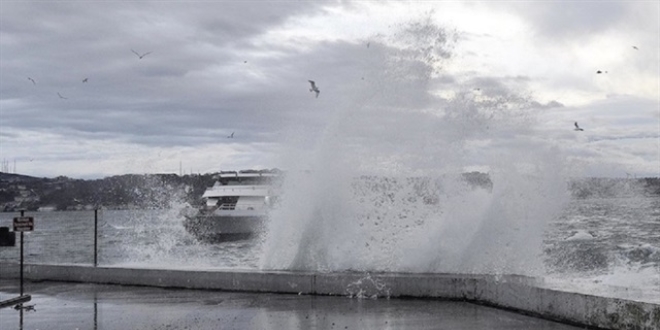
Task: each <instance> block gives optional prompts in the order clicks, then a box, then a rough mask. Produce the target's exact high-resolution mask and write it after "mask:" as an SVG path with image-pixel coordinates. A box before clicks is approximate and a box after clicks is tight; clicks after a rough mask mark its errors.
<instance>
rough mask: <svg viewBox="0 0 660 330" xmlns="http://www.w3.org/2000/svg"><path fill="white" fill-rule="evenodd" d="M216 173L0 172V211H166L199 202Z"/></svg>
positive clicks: (211, 183)
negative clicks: (86, 176) (78, 175)
mask: <svg viewBox="0 0 660 330" xmlns="http://www.w3.org/2000/svg"><path fill="white" fill-rule="evenodd" d="M213 176H214V174H203V175H184V176H178V175H176V174H148V175H136V174H127V175H119V176H111V177H107V178H103V179H98V180H80V179H71V178H67V177H64V176H60V177H56V178H35V177H31V176H26V175H20V174H9V173H3V172H0V211H14V210H17V209H27V210H32V211H34V210H38V209H39V208H47V209H52V210H75V209H92V208H95V207H99V206H103V207H105V208H110V209H113V208H116V209H128V208H142V209H144V208H165V207H169V206H170V205H171V204H172V203H178V202H188V203H191V204H194V203H197V202H199V200H200V197H201V195H202V194H203V193H204V190H205V189H206V188H207V187H209V186H211V185H213V182H214V179H213Z"/></svg>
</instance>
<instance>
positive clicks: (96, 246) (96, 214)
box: [94, 209, 99, 267]
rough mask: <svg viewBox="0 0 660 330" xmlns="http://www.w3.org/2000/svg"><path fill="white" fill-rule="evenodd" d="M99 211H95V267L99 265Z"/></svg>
mask: <svg viewBox="0 0 660 330" xmlns="http://www.w3.org/2000/svg"><path fill="white" fill-rule="evenodd" d="M98 241H99V209H94V267H96V266H98V265H99V260H98V251H99V248H98V245H99V242H98Z"/></svg>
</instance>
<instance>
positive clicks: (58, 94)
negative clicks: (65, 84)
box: [57, 92, 67, 100]
mask: <svg viewBox="0 0 660 330" xmlns="http://www.w3.org/2000/svg"><path fill="white" fill-rule="evenodd" d="M57 96H59V97H60V98H61V99H65V100H66V99H67V98H66V97H64V96H62V94H60V92H57Z"/></svg>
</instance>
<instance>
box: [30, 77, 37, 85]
mask: <svg viewBox="0 0 660 330" xmlns="http://www.w3.org/2000/svg"><path fill="white" fill-rule="evenodd" d="M28 80H29V81H31V82H32V84H33V85H36V84H37V82H36V81H34V79H32V78H30V77H28Z"/></svg>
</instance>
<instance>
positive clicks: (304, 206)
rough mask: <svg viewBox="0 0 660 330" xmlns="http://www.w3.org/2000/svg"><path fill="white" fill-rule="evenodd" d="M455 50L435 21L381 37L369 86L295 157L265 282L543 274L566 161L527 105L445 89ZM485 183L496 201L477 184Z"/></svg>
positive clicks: (486, 89) (347, 91)
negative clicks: (286, 275)
mask: <svg viewBox="0 0 660 330" xmlns="http://www.w3.org/2000/svg"><path fill="white" fill-rule="evenodd" d="M455 42H456V38H455V35H454V34H452V33H449V32H447V31H446V30H444V29H442V28H439V27H437V26H435V25H433V24H432V23H430V20H421V21H420V22H412V23H409V24H407V25H403V26H401V27H399V28H398V29H397V30H396V31H394V32H393V33H392V35H390V36H378V37H374V38H373V39H372V40H370V42H369V44H370V46H369V47H368V49H367V50H366V51H365V52H364V53H365V54H364V57H359V58H357V59H356V61H360V63H362V64H363V66H364V72H363V74H364V76H365V77H366V78H365V79H364V80H366V81H362V80H361V81H360V82H358V83H353V82H347V83H346V85H347V86H343V87H344V88H342V89H341V90H342V91H343V93H344V94H342V95H341V97H340V99H337V100H333V107H332V108H331V109H330V110H328V108H324V109H315V108H313V107H312V108H310V109H306V111H325V112H328V111H329V112H330V113H329V114H324V115H325V116H326V118H328V121H327V122H326V123H325V126H324V127H323V128H322V129H321V130H319V131H314V132H312V131H308V132H306V133H305V134H307V135H308V136H306V137H305V138H300V137H298V138H296V139H292V141H291V143H290V145H289V152H288V153H286V154H285V159H287V160H288V161H287V163H286V164H285V165H286V166H285V167H286V169H287V175H286V179H285V181H284V184H283V196H282V198H281V203H280V205H279V207H278V208H277V209H276V210H274V211H273V212H272V213H271V216H270V222H269V226H268V230H267V232H266V236H265V237H264V242H263V255H262V258H261V263H260V264H261V265H260V267H261V268H263V269H294V270H313V271H334V270H355V271H409V272H457V273H458V272H478V273H518V274H538V273H540V272H542V271H543V257H542V254H543V251H542V245H543V232H544V229H545V227H546V224H547V223H548V222H549V221H550V220H551V219H553V218H554V217H556V216H557V215H558V214H559V213H560V212H561V210H562V208H563V206H564V204H565V202H566V201H567V199H568V194H567V191H566V188H567V187H566V176H567V173H566V171H565V170H564V169H565V168H566V166H565V165H564V159H563V157H562V155H561V153H560V152H559V150H558V148H555V147H554V146H553V145H552V143H549V142H547V141H544V140H543V139H542V138H538V137H537V136H536V135H535V129H534V123H535V120H534V119H535V115H534V110H533V109H531V108H530V106H529V104H530V101H531V100H530V99H529V98H528V97H526V96H524V94H525V93H524V91H520V92H517V91H516V89H515V86H513V87H512V86H506V85H504V84H500V83H497V84H495V83H493V82H492V81H491V82H490V83H489V84H485V85H484V86H483V87H481V88H478V89H475V88H473V87H468V86H473V84H472V83H473V82H474V78H473V77H472V78H469V77H468V78H466V81H451V82H450V83H442V81H444V80H443V73H442V72H443V71H442V69H443V67H446V66H450V65H451V63H452V54H451V50H452V47H453V45H454V43H455ZM365 43H366V42H365ZM467 80H469V81H467ZM468 82H470V83H468ZM317 83H318V82H317ZM322 97H328V96H327V95H326V94H324V93H323V92H322V93H321V96H320V97H319V99H321V98H322ZM291 129H292V130H293V131H295V132H301V131H304V130H303V129H300V128H297V127H292V128H291ZM300 141H314V142H315V143H314V145H313V147H312V148H307V147H308V146H306V145H302V143H301V142H300ZM474 169H478V170H480V171H482V172H487V173H488V174H489V176H490V180H491V181H492V187H490V186H488V185H482V186H480V185H474V184H471V183H469V182H468V181H466V180H465V177H464V175H463V173H465V172H470V171H472V170H474Z"/></svg>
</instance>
